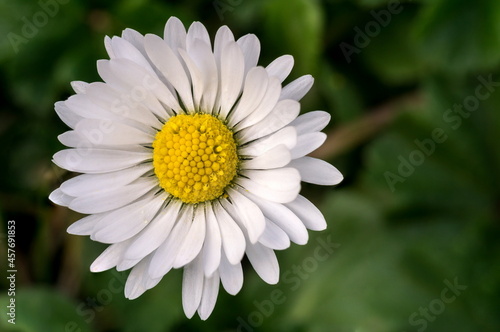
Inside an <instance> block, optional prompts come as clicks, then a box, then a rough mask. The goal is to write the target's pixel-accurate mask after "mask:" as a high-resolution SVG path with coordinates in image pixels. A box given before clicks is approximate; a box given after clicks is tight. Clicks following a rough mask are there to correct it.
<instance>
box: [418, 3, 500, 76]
mask: <svg viewBox="0 0 500 332" xmlns="http://www.w3.org/2000/svg"><path fill="white" fill-rule="evenodd" d="M415 33H416V35H417V37H418V39H419V50H420V52H419V54H420V56H421V57H422V58H423V60H424V61H426V62H427V63H428V64H429V66H431V67H432V68H434V69H440V70H442V69H443V68H445V69H447V70H449V71H452V72H469V71H473V70H478V69H479V70H484V69H489V68H492V67H494V66H495V65H497V64H498V63H499V61H500V2H498V1H480V2H471V1H467V0H440V1H434V2H429V4H427V5H426V6H425V7H423V10H422V13H421V15H420V17H419V19H418V23H417V25H416V26H415Z"/></svg>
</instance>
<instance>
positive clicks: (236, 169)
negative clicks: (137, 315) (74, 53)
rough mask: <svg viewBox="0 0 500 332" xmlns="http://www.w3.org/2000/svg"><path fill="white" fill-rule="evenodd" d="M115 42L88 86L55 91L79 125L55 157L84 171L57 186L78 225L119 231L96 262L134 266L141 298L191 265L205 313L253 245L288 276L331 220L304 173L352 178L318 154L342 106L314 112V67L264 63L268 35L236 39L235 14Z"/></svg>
mask: <svg viewBox="0 0 500 332" xmlns="http://www.w3.org/2000/svg"><path fill="white" fill-rule="evenodd" d="M105 47H106V51H107V53H108V55H109V60H99V61H98V62H97V70H98V73H99V75H100V77H101V78H102V80H103V81H104V82H92V83H86V82H81V81H75V82H73V83H72V87H73V89H74V91H75V93H76V94H74V95H72V96H70V97H69V98H68V99H67V100H65V101H60V102H57V103H56V105H55V110H56V112H57V114H58V116H59V117H60V118H61V120H62V121H63V122H64V123H65V124H66V125H67V126H68V127H70V128H71V130H69V131H67V132H65V133H63V134H61V135H60V136H59V137H58V138H59V141H60V142H61V143H62V144H64V145H65V146H67V147H68V149H65V150H62V151H59V152H57V153H56V154H55V155H54V156H53V162H54V163H55V164H56V165H57V166H59V167H60V168H63V169H66V170H68V171H71V172H76V173H82V174H80V175H77V176H75V177H73V178H71V179H69V180H67V181H65V182H64V183H62V184H61V185H60V187H59V188H57V189H55V190H54V191H53V192H52V193H51V194H50V200H51V201H52V202H54V203H56V204H58V205H62V206H66V207H68V208H69V209H71V210H74V211H76V212H78V213H81V214H86V215H87V216H85V217H83V218H82V219H80V220H78V221H77V222H75V223H74V224H72V225H71V226H70V227H69V228H68V232H69V233H71V234H75V235H89V236H90V238H91V239H92V240H94V241H98V242H102V243H105V244H109V246H108V247H107V249H106V250H105V251H104V252H103V253H102V254H101V255H100V256H99V257H97V258H96V259H95V261H94V262H93V264H92V265H91V267H90V269H91V270H92V271H93V272H100V271H104V270H108V269H113V268H116V269H117V270H118V271H123V270H128V269H131V271H130V275H129V276H128V279H127V282H126V285H125V296H126V297H127V298H129V299H135V298H137V297H139V296H140V295H142V294H143V293H144V292H145V291H146V290H148V289H151V288H153V287H154V286H156V285H157V284H158V283H159V282H160V281H161V279H162V278H163V277H164V276H165V275H166V274H167V273H168V272H169V271H170V270H172V269H180V268H182V269H183V280H182V304H183V308H184V312H185V314H186V316H187V317H192V316H193V315H194V314H195V313H196V312H198V314H199V316H200V318H201V319H203V320H205V319H207V318H208V317H209V316H210V314H211V312H212V310H213V308H214V306H215V303H216V299H217V296H218V292H219V285H220V284H222V286H223V288H224V289H225V290H226V292H228V293H229V294H232V295H235V294H237V293H238V292H239V291H240V289H241V288H242V285H243V279H244V273H243V269H242V265H241V264H242V259H243V257H244V256H245V255H246V257H247V258H248V260H249V262H250V263H251V265H252V266H253V268H254V269H255V271H256V273H257V274H258V275H259V276H260V277H261V278H262V280H264V281H265V282H267V283H269V284H275V283H277V282H278V280H279V277H280V272H279V271H280V270H279V265H278V261H277V258H276V255H275V252H274V251H275V250H283V249H286V248H288V247H289V246H290V244H291V242H293V243H296V244H299V245H303V244H306V243H307V241H308V231H307V230H308V229H309V230H314V231H319V230H323V229H325V228H326V227H327V225H326V221H325V218H324V217H323V215H322V213H321V212H320V211H319V209H318V208H316V207H315V206H314V205H313V203H311V202H310V201H309V200H308V199H307V198H305V197H304V196H302V195H300V190H301V182H305V183H311V184H317V185H336V184H338V183H339V182H341V181H342V179H343V177H342V174H341V173H340V172H339V171H338V170H337V169H336V168H335V167H334V166H332V165H330V164H329V163H327V162H325V161H323V160H320V159H317V158H313V157H310V156H308V154H310V153H311V152H313V151H314V150H316V149H317V148H318V147H320V146H321V145H322V144H323V143H324V141H325V139H326V134H324V133H322V132H321V130H322V129H323V128H324V127H325V126H326V125H327V124H328V122H329V120H330V115H329V114H328V113H327V112H323V111H312V112H305V113H304V114H302V115H301V114H300V113H301V109H300V100H301V99H302V97H304V95H305V94H306V93H307V92H308V91H309V90H310V88H311V87H312V85H313V78H312V76H310V75H304V76H301V77H299V78H297V79H295V80H293V81H291V82H290V83H287V84H284V83H283V82H284V81H285V80H286V78H287V77H288V75H289V74H290V72H291V70H292V67H293V65H294V60H293V57H292V56H290V55H283V56H281V57H278V58H277V59H276V60H274V61H272V62H271V63H269V64H268V65H266V66H259V65H258V60H259V55H260V42H259V39H258V38H257V37H256V36H255V35H253V34H248V35H245V36H243V37H241V38H238V39H236V38H235V37H234V36H233V33H232V32H231V30H230V29H229V28H228V27H227V26H222V27H221V28H220V29H219V30H218V31H217V32H216V34H215V38H214V39H213V42H212V40H211V38H210V37H209V32H208V31H207V29H206V28H205V27H204V25H203V24H201V23H199V22H194V23H192V24H191V25H190V26H189V28H188V29H187V30H186V28H185V26H184V25H183V23H182V22H181V21H180V20H179V19H177V18H176V17H171V18H170V19H169V20H168V22H167V23H166V26H165V31H164V35H163V37H161V36H157V35H153V34H146V35H142V34H140V33H139V32H137V31H135V30H132V29H126V30H124V31H123V33H122V36H121V37H116V36H115V37H112V38H109V37H106V38H105Z"/></svg>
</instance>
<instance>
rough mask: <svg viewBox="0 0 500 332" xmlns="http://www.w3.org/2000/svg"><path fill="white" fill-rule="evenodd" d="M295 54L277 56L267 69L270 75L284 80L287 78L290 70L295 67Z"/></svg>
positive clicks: (281, 80)
mask: <svg viewBox="0 0 500 332" xmlns="http://www.w3.org/2000/svg"><path fill="white" fill-rule="evenodd" d="M293 62H294V61H293V56H291V55H282V56H280V57H279V58H276V59H275V60H274V61H273V62H271V63H270V64H269V65H268V66H267V67H266V70H267V72H268V74H269V76H274V77H276V78H277V79H279V80H280V82H283V81H284V80H285V78H287V77H288V75H290V72H291V71H292V68H293Z"/></svg>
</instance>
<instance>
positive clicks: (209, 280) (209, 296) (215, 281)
mask: <svg viewBox="0 0 500 332" xmlns="http://www.w3.org/2000/svg"><path fill="white" fill-rule="evenodd" d="M219 281H220V279H219V273H218V272H217V271H215V273H214V274H213V275H212V276H211V277H205V281H204V283H203V295H202V296H201V303H200V306H199V308H198V315H200V318H201V320H206V319H207V318H208V317H209V316H210V314H211V313H212V311H213V310H214V307H215V302H217V295H219Z"/></svg>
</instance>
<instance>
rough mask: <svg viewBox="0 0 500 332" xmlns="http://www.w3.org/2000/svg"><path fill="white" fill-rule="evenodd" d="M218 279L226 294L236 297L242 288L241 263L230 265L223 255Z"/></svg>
mask: <svg viewBox="0 0 500 332" xmlns="http://www.w3.org/2000/svg"><path fill="white" fill-rule="evenodd" d="M219 274H220V279H221V282H222V286H224V289H225V290H226V292H228V293H229V294H231V295H236V294H237V293H238V292H239V291H240V290H241V287H242V286H243V269H242V268H241V263H237V264H231V263H229V261H228V260H227V257H226V254H225V253H224V254H223V255H222V258H221V262H220V267H219Z"/></svg>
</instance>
